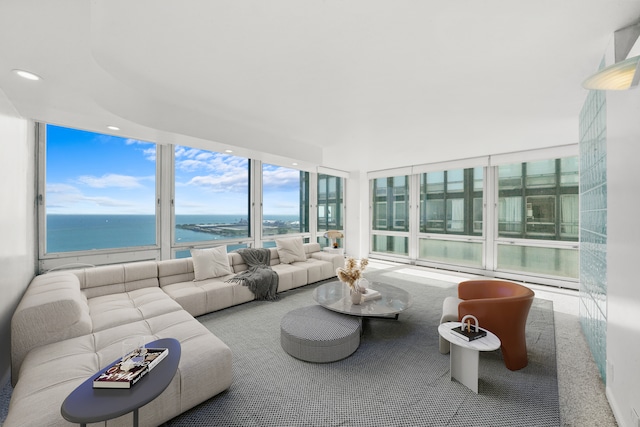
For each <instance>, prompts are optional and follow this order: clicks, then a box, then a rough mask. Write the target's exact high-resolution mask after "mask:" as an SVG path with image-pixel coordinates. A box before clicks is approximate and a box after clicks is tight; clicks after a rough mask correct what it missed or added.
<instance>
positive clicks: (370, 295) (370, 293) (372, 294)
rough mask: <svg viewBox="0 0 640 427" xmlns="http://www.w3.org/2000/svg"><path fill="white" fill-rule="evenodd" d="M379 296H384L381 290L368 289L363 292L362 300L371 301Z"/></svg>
mask: <svg viewBox="0 0 640 427" xmlns="http://www.w3.org/2000/svg"><path fill="white" fill-rule="evenodd" d="M378 298H382V295H381V294H380V292H379V291H376V290H373V289H367V291H366V292H365V293H363V294H362V301H371V300H374V299H378Z"/></svg>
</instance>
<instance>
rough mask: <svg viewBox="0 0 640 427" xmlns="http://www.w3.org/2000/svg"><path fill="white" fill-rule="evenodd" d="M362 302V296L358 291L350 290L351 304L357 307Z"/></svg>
mask: <svg viewBox="0 0 640 427" xmlns="http://www.w3.org/2000/svg"><path fill="white" fill-rule="evenodd" d="M361 302H362V294H361V293H360V292H359V291H354V290H351V303H352V304H354V305H358V304H360V303H361Z"/></svg>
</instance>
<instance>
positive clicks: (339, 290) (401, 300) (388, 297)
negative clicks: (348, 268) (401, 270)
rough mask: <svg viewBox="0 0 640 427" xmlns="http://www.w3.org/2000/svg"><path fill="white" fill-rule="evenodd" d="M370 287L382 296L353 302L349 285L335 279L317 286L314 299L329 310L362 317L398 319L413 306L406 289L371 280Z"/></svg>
mask: <svg viewBox="0 0 640 427" xmlns="http://www.w3.org/2000/svg"><path fill="white" fill-rule="evenodd" d="M369 288H370V289H374V290H376V291H379V292H380V294H381V298H378V299H374V300H370V301H363V302H362V303H360V304H353V303H352V302H351V296H350V294H349V287H348V286H347V285H345V284H344V283H342V282H340V281H334V282H329V283H325V284H322V285H320V286H318V287H317V288H315V289H314V290H313V299H314V300H315V301H316V302H317V303H318V304H320V305H321V306H323V307H324V308H327V309H329V310H332V311H336V312H338V313H343V314H350V315H352V316H361V317H388V318H395V319H397V318H398V315H399V314H400V313H401V312H403V311H404V310H406V309H407V308H409V307H411V304H412V300H411V295H410V294H409V293H408V292H407V291H405V290H404V289H400V288H398V287H396V286H391V285H387V284H386V283H380V282H370V284H369Z"/></svg>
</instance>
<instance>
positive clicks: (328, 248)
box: [322, 246, 344, 255]
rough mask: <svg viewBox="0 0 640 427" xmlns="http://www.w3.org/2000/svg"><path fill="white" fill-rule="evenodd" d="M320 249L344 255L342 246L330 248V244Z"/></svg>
mask: <svg viewBox="0 0 640 427" xmlns="http://www.w3.org/2000/svg"><path fill="white" fill-rule="evenodd" d="M322 250H323V251H325V252H329V253H330V254H338V255H344V248H332V247H330V246H327V247H325V248H322Z"/></svg>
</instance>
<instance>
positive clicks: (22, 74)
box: [13, 69, 42, 81]
mask: <svg viewBox="0 0 640 427" xmlns="http://www.w3.org/2000/svg"><path fill="white" fill-rule="evenodd" d="M13 72H14V73H16V74H17V75H19V76H20V77H22V78H23V79H27V80H33V81H37V80H42V78H41V77H40V76H39V75H37V74H33V73H31V72H29V71H25V70H17V69H16V70H13Z"/></svg>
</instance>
